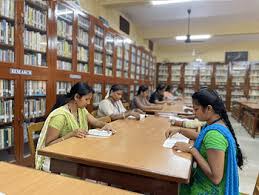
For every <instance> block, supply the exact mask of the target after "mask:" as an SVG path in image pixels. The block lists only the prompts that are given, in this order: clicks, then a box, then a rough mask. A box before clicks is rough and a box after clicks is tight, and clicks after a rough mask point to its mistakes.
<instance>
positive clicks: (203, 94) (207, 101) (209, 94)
mask: <svg viewBox="0 0 259 195" xmlns="http://www.w3.org/2000/svg"><path fill="white" fill-rule="evenodd" d="M192 99H193V100H194V101H195V102H197V103H198V104H199V105H201V106H202V107H204V108H206V107H207V106H208V105H211V106H212V108H213V110H214V112H215V113H216V114H218V115H219V116H220V117H221V118H222V120H223V121H224V123H225V125H226V126H227V127H228V129H229V130H230V132H231V134H232V136H233V138H234V139H235V142H236V147H237V164H238V166H239V168H242V166H243V164H244V159H243V154H242V151H241V149H240V146H239V144H238V142H237V139H236V135H235V132H234V129H233V127H232V125H231V123H230V121H229V118H228V114H227V110H226V107H225V105H224V102H223V101H222V99H221V97H220V96H219V94H218V93H217V91H215V90H210V89H208V88H202V89H200V90H199V91H198V92H195V93H194V94H193V95H192Z"/></svg>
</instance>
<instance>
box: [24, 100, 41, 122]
mask: <svg viewBox="0 0 259 195" xmlns="http://www.w3.org/2000/svg"><path fill="white" fill-rule="evenodd" d="M45 113H46V98H38V99H26V100H25V101H24V116H25V118H26V119H29V118H36V117H41V116H44V115H45Z"/></svg>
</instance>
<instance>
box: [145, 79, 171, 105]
mask: <svg viewBox="0 0 259 195" xmlns="http://www.w3.org/2000/svg"><path fill="white" fill-rule="evenodd" d="M165 88H166V86H165V85H164V84H162V83H160V84H158V86H157V88H156V91H155V92H154V93H152V94H151V96H150V99H149V102H150V103H153V104H164V103H167V102H168V101H166V100H164V92H165Z"/></svg>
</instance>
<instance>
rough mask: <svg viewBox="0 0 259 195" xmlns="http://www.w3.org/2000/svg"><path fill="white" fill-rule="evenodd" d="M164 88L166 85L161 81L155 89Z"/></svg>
mask: <svg viewBox="0 0 259 195" xmlns="http://www.w3.org/2000/svg"><path fill="white" fill-rule="evenodd" d="M165 88H166V85H165V84H163V83H159V84H158V85H157V87H156V91H161V90H164V89H165Z"/></svg>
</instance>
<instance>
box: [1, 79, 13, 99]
mask: <svg viewBox="0 0 259 195" xmlns="http://www.w3.org/2000/svg"><path fill="white" fill-rule="evenodd" d="M12 96H14V80H3V79H0V97H1V98H2V97H12Z"/></svg>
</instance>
